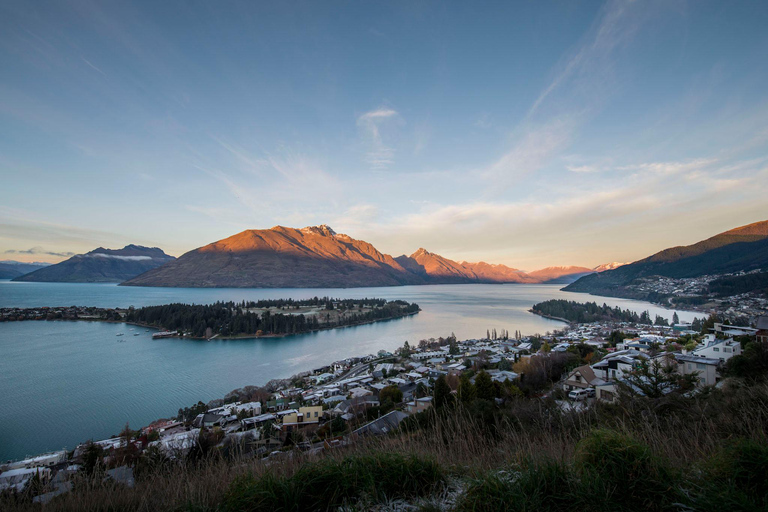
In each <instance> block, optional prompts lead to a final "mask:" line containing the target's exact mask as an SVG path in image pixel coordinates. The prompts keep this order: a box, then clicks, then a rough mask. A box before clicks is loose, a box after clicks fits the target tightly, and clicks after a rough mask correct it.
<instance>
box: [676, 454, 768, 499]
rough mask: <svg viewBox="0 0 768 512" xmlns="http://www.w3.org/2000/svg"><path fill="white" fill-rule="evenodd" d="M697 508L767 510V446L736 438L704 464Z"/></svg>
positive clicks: (697, 495)
mask: <svg viewBox="0 0 768 512" xmlns="http://www.w3.org/2000/svg"><path fill="white" fill-rule="evenodd" d="M697 483H698V485H699V487H698V492H697V493H694V495H693V498H692V500H691V501H692V506H693V507H694V508H696V509H697V510H733V511H736V510H744V511H747V510H750V511H751V510H754V511H758V510H768V446H766V445H765V444H760V443H757V442H755V441H749V440H743V439H742V440H736V441H733V442H731V443H730V444H729V445H728V446H726V447H725V448H723V449H722V450H720V452H718V453H717V454H715V455H714V456H713V457H712V458H710V459H709V460H708V461H707V462H706V463H705V464H704V465H703V467H702V471H701V473H700V475H699V480H698V482H697Z"/></svg>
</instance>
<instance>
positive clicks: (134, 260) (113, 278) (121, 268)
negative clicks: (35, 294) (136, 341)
mask: <svg viewBox="0 0 768 512" xmlns="http://www.w3.org/2000/svg"><path fill="white" fill-rule="evenodd" d="M174 259H175V258H174V257H173V256H169V255H167V254H165V252H163V250H162V249H160V248H158V247H144V246H141V245H135V244H129V245H126V246H125V247H123V248H122V249H105V248H104V247H97V248H96V249H94V250H92V251H90V252H87V253H85V254H77V255H75V256H72V257H71V258H69V259H67V260H64V261H62V262H60V263H56V264H55V265H50V266H47V267H44V268H41V269H38V270H35V271H34V272H31V273H28V274H25V275H22V276H18V277H16V278H14V279H13V280H14V281H25V282H49V283H120V282H123V281H125V280H126V279H131V278H133V277H136V276H137V275H139V274H143V273H144V272H146V271H147V270H151V269H153V268H157V267H159V266H161V265H164V264H165V263H167V262H169V261H172V260H174Z"/></svg>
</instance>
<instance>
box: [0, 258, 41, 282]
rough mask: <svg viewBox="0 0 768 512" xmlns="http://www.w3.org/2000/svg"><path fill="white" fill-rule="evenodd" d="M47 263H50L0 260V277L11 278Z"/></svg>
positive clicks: (32, 270)
mask: <svg viewBox="0 0 768 512" xmlns="http://www.w3.org/2000/svg"><path fill="white" fill-rule="evenodd" d="M49 265H50V263H38V262H35V263H25V262H23V261H13V260H4V261H0V279H13V278H14V277H19V276H23V275H24V274H29V273H30V272H34V271H35V270H39V269H41V268H43V267H47V266H49Z"/></svg>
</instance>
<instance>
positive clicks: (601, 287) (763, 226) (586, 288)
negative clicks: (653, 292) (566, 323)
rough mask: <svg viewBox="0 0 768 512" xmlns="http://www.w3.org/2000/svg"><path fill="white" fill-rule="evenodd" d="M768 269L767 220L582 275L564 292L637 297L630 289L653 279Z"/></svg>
mask: <svg viewBox="0 0 768 512" xmlns="http://www.w3.org/2000/svg"><path fill="white" fill-rule="evenodd" d="M756 269H764V270H765V269H768V221H762V222H756V223H754V224H749V225H746V226H741V227H738V228H735V229H731V230H729V231H725V232H724V233H720V234H718V235H715V236H713V237H711V238H707V239H706V240H703V241H701V242H698V243H695V244H692V245H687V246H679V247H672V248H669V249H665V250H663V251H660V252H657V253H656V254H654V255H652V256H649V257H647V258H645V259H642V260H639V261H636V262H634V263H630V264H628V265H623V266H621V267H619V268H616V269H612V270H606V271H604V272H600V273H595V274H591V275H588V276H584V277H582V278H580V279H579V280H577V281H575V282H573V283H571V284H570V285H568V286H566V287H565V288H564V290H566V291H573V292H586V293H592V294H594V295H606V296H614V297H630V298H641V297H637V295H636V292H634V291H633V290H632V289H631V286H632V285H633V284H634V283H635V282H637V280H639V279H643V278H649V277H653V276H663V277H670V278H688V277H700V276H704V275H714V274H726V273H733V272H741V271H750V270H756Z"/></svg>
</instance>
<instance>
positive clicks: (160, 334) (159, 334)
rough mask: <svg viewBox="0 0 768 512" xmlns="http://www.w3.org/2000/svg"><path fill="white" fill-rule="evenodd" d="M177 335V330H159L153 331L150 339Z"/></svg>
mask: <svg viewBox="0 0 768 512" xmlns="http://www.w3.org/2000/svg"><path fill="white" fill-rule="evenodd" d="M178 335H179V331H161V332H156V333H154V334H153V335H152V339H153V340H156V339H159V338H171V337H173V336H178Z"/></svg>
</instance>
